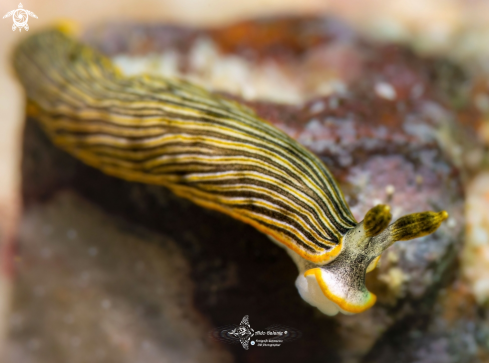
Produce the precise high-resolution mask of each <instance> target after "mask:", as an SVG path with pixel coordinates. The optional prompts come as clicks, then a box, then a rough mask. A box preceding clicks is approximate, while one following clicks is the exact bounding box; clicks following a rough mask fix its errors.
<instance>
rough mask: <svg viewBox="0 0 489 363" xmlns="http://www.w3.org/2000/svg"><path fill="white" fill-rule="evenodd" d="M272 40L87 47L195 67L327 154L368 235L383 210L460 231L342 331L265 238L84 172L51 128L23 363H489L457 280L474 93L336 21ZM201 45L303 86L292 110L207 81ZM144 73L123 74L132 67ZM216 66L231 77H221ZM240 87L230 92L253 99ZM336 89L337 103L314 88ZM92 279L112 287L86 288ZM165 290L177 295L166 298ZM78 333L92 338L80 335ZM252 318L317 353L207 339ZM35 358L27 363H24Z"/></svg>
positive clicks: (36, 164) (284, 31)
mask: <svg viewBox="0 0 489 363" xmlns="http://www.w3.org/2000/svg"><path fill="white" fill-rule="evenodd" d="M257 24H259V25H257V26H254V25H256V24H255V23H244V24H240V25H236V26H233V27H230V28H229V29H221V30H213V31H199V30H193V29H183V28H177V27H158V26H153V27H145V26H136V27H131V26H109V27H105V28H98V29H95V30H93V31H91V32H88V35H87V36H86V39H88V41H89V42H90V43H91V44H94V45H95V46H96V47H97V48H99V49H101V50H102V51H104V52H105V53H107V54H108V55H109V56H112V57H120V55H121V54H127V55H131V56H133V55H138V56H140V57H143V58H144V56H145V55H146V56H147V55H148V54H150V53H151V52H160V53H161V52H162V53H161V54H163V56H161V57H159V58H155V59H156V60H155V59H153V61H154V62H157V63H158V62H160V63H158V64H157V66H155V67H156V68H157V69H160V70H161V69H168V66H167V63H168V59H170V60H171V57H169V56H168V53H165V52H167V50H168V49H170V50H171V51H172V52H173V54H174V57H177V58H178V59H179V60H180V61H182V60H184V59H187V60H188V61H187V62H186V61H182V62H178V64H179V66H178V67H177V68H179V67H183V68H181V69H180V68H179V69H177V70H176V71H177V73H176V74H177V75H180V76H182V75H184V76H188V77H189V78H193V79H197V81H198V78H199V77H200V80H201V81H204V82H207V81H209V84H208V86H209V87H213V88H215V89H216V90H217V91H219V92H224V93H225V94H227V95H229V96H230V97H233V98H235V99H237V100H239V101H240V102H246V103H247V104H248V105H249V106H250V107H251V108H253V109H255V110H256V112H257V113H258V114H259V115H260V116H261V117H263V118H264V119H266V120H268V121H270V122H272V123H273V124H275V125H276V126H277V127H279V128H281V129H282V130H284V131H285V132H287V133H288V134H290V135H291V136H292V137H294V138H296V139H297V140H299V141H300V142H301V143H303V144H304V145H305V146H306V147H308V148H309V149H310V150H311V151H313V152H315V153H316V154H317V155H318V156H319V157H320V158H321V159H322V160H323V161H324V162H325V164H326V165H327V166H328V167H329V168H330V170H331V171H332V173H333V174H334V175H335V177H336V178H337V180H338V182H339V183H340V185H341V188H342V190H343V191H344V193H345V197H346V198H347V200H348V202H349V204H350V206H351V208H352V211H353V213H354V215H355V217H356V218H357V220H361V219H362V218H363V216H364V214H365V212H366V211H367V210H368V209H369V208H371V207H372V206H373V205H375V204H377V203H380V202H383V203H388V204H390V205H391V207H392V210H393V214H394V218H397V217H399V216H401V215H404V214H408V213H413V212H418V211H422V210H431V209H434V210H442V209H446V210H447V211H448V212H449V214H450V219H449V220H448V221H447V222H446V223H445V224H444V225H443V227H442V228H440V230H439V231H437V232H436V233H435V234H433V235H430V236H427V237H424V238H422V239H419V240H415V241H408V242H399V243H396V244H395V245H394V246H393V247H391V248H390V249H389V250H388V251H386V252H385V253H384V255H383V257H382V259H381V263H380V266H379V268H378V269H377V270H375V271H374V272H372V273H371V274H369V275H368V281H367V283H368V285H369V288H370V289H371V290H372V291H373V292H374V293H376V294H377V295H378V303H377V304H376V305H375V306H374V308H372V309H370V310H369V311H367V312H365V313H363V314H360V315H355V316H343V315H340V316H337V317H333V318H330V317H327V316H324V315H322V314H321V313H319V312H318V311H317V310H315V309H314V308H312V307H311V306H309V305H307V304H306V303H305V302H303V301H302V300H301V298H300V297H299V295H298V293H297V291H296V289H295V287H294V280H295V278H296V276H297V270H296V267H295V266H294V264H293V263H292V261H291V260H290V258H289V257H288V256H287V254H286V253H285V251H284V250H282V249H280V248H279V247H277V246H275V245H274V244H272V243H270V241H269V240H268V238H267V237H266V236H264V235H262V234H260V233H259V232H257V231H256V230H254V229H253V228H252V227H250V226H248V225H244V224H242V223H240V222H238V221H236V220H233V219H231V218H230V217H227V216H224V215H221V214H219V213H216V212H213V211H209V210H205V209H202V208H200V207H198V206H196V205H193V204H192V203H191V202H189V201H186V200H182V199H180V198H178V197H176V196H174V195H172V194H171V193H170V192H169V191H167V190H166V189H164V188H161V187H157V186H150V185H143V184H138V183H129V182H126V181H123V180H118V179H115V178H112V177H109V176H106V175H104V174H102V173H101V172H99V171H97V170H95V169H92V168H90V167H88V166H85V165H83V164H82V163H81V162H79V161H77V160H75V159H73V158H72V157H71V156H69V155H67V154H65V153H64V152H62V151H60V150H58V149H56V148H55V147H54V146H53V145H51V144H50V143H49V141H48V140H47V139H46V137H45V135H44V134H43V133H42V131H41V130H40V129H39V127H38V126H37V124H36V121H35V120H27V123H26V129H25V134H24V156H23V196H24V208H25V215H24V218H23V224H22V229H21V234H20V251H19V258H20V262H19V263H18V264H17V268H18V276H19V278H18V284H17V287H16V289H15V291H14V296H15V304H14V311H15V314H13V316H12V324H11V325H12V327H11V334H10V338H11V340H12V341H13V344H12V347H14V348H11V349H10V357H11V361H23V360H22V359H25V360H24V361H26V362H29V361H36V362H52V361H54V360H56V359H58V358H57V357H62V358H63V359H62V360H63V361H74V362H76V360H74V359H71V357H72V356H73V357H74V356H76V354H77V352H78V351H79V350H80V347H82V346H83V345H82V344H87V346H83V347H84V348H83V350H87V349H88V350H89V351H91V352H92V353H93V354H95V352H98V351H104V354H105V355H104V357H105V358H97V357H96V356H93V355H92V356H90V357H91V358H90V361H93V362H96V361H97V360H96V359H98V361H101V362H110V361H112V360H110V359H113V360H114V361H127V362H136V361H144V362H151V361H152V360H151V359H156V360H155V361H158V360H157V357H160V359H161V360H165V359H166V360H168V361H174V357H178V361H185V360H187V361H202V362H205V361H215V362H218V361H219V362H221V361H222V362H226V361H237V362H265V361H270V360H272V361H303V362H339V361H342V362H360V361H364V362H393V361H396V362H412V361H417V362H434V361H435V360H430V359H432V358H433V357H436V359H438V360H436V361H437V362H472V361H475V359H477V357H478V356H479V355H480V351H481V350H483V349H485V348H484V343H483V342H485V341H486V340H487V334H488V332H485V331H484V330H483V329H482V326H483V322H484V319H485V318H484V316H482V318H481V316H480V312H478V311H477V309H476V308H475V305H474V304H473V301H472V300H471V295H470V293H468V292H466V291H465V290H464V284H463V282H460V281H459V280H458V279H457V261H456V256H457V253H458V252H459V250H460V247H461V244H462V241H463V226H464V217H463V208H464V197H463V188H462V176H463V175H464V174H466V173H468V171H467V170H468V169H467V168H461V166H464V165H465V164H464V162H463V158H462V157H459V156H460V152H459V151H458V152H457V150H459V149H460V147H465V146H464V145H467V144H471V147H472V148H474V149H476V147H477V145H478V139H477V138H476V136H475V134H476V132H477V130H478V127H480V125H479V124H478V123H477V122H478V120H477V118H476V117H469V116H468V115H473V114H474V113H476V111H474V110H473V109H471V108H470V107H466V108H463V109H457V110H456V111H454V106H453V102H454V101H453V99H454V98H455V99H456V98H457V97H458V96H457V94H456V93H455V95H454V93H453V91H454V90H455V91H456V90H457V87H456V85H458V84H461V83H463V80H464V74H463V72H461V71H460V70H459V69H458V68H457V67H455V66H448V67H451V68H450V69H451V72H449V75H448V76H447V75H445V76H443V75H442V76H439V77H438V78H437V76H435V75H436V74H437V73H436V72H437V71H439V65H440V63H439V62H438V63H437V61H436V60H432V59H431V60H426V59H421V58H419V57H417V56H415V55H414V54H412V53H411V52H410V51H408V50H406V49H404V48H399V47H393V46H378V45H373V44H370V43H368V42H366V41H364V40H362V39H360V38H359V37H358V36H357V35H355V34H354V33H352V32H351V31H350V30H348V29H347V28H345V27H344V26H343V27H341V26H339V25H338V24H337V23H336V22H334V21H328V20H324V19H316V20H314V21H312V22H311V21H310V20H309V21H306V20H302V21H301V20H293V21H291V20H280V21H275V22H274V21H271V20H268V21H261V22H258V23H257ZM290 29H295V30H294V31H291V30H290ZM243 34H244V35H243ZM199 39H200V40H199ZM202 39H205V41H206V42H207V43H206V44H207V46H208V48H206V49H207V50H206V49H203V50H202V49H201V48H202V46H201V45H200V47H201V48H199V49H200V50H202V51H203V52H204V54H208V53H205V52H207V51H208V49H209V47H210V48H211V49H214V50H213V51H214V52H215V53H216V54H219V55H220V56H223V57H230V56H233V57H235V58H236V59H237V60H238V61H237V62H238V63H239V62H241V63H239V64H241V65H238V66H237V67H238V69H242V66H243V64H244V66H245V67H248V68H247V69H255V68H257V69H260V67H272V68H267V69H272V70H274V71H269V72H271V73H273V72H275V74H280V77H279V78H280V79H281V80H287V82H286V83H287V84H288V85H290V87H289V89H288V90H287V95H286V96H284V97H282V98H281V96H277V97H275V98H274V97H269V95H270V94H273V93H276V92H275V91H276V90H277V88H273V86H271V85H270V84H273V81H274V80H275V79H277V78H276V77H275V78H274V77H272V78H271V80H270V81H269V80H268V79H264V80H263V83H262V85H261V86H260V87H255V86H253V87H252V90H251V91H249V90H248V91H245V92H238V93H230V92H231V91H233V88H232V87H235V88H234V89H238V88H239V87H238V86H231V88H228V89H223V88H220V87H219V83H217V84H216V83H214V81H213V80H212V77H210V78H209V77H207V78H206V77H205V72H204V73H199V72H197V71H196V70H195V69H196V68H195V67H194V68H192V59H193V58H192V57H194V58H195V59H202V58H203V56H201V55H202V54H201V53H198V52H199V49H197V50H195V49H194V48H195V44H194V43H195V42H201V41H202ZM209 42H211V45H210V46H209V44H210V43H209ZM199 44H202V43H199ZM165 54H166V55H165ZM175 54H176V55H175ZM331 57H333V60H332V58H331ZM338 57H339V59H338ZM143 58H141V59H143ZM204 59H206V58H205V57H204ZM226 59H227V58H226ZM346 59H348V62H349V63H347V64H344V61H345V60H346ZM134 61H135V59H129V58H128V59H125V60H123V62H126V65H127V64H131V62H134ZM207 61H208V60H206V62H207ZM214 61H215V62H217V63H216V64H218V65H222V59H221V60H214ZM226 61H229V59H227V60H226ZM118 62H119V64H120V62H121V58H119V60H118ZM154 62H153V63H154ZM170 63H171V62H170ZM204 63H205V62H204ZM182 64H183V65H185V64H187V66H181V65H182ZM267 64H268V65H267ZM270 64H272V66H270ZM335 64H336V65H337V67H336V68H335V67H334V65H335ZM145 67H147V65H144V67H142V68H144V69H146V68H145ZM206 67H208V68H209V67H211V66H210V65H207V66H206ZM240 67H241V68H240ZM273 67H275V68H273ZM170 68H171V67H170ZM204 68H205V67H204ZM204 68H200V70H202V69H204ZM208 68H205V69H208ZM211 68H212V67H211ZM293 69H299V70H300V71H298V72H290V70H293ZM197 70H198V69H197ZM325 70H330V71H331V72H330V74H333V76H327V75H325ZM126 71H127V70H126ZM170 71H172V72H173V71H175V68H172V69H170ZM350 71H351V72H350ZM156 73H158V72H156ZM202 74H204V76H202ZM233 74H234V73H233ZM284 74H285V75H288V76H287V77H288V78H287V77H286V76H284ZM233 77H234V76H233V75H230V76H229V77H228V78H227V80H228V83H230V84H238V85H239V84H240V83H239V80H238V81H236V79H235V78H233ZM321 77H323V78H324V79H327V80H328V82H327V83H328V84H329V86H328V87H325V86H324V82H322V83H323V86H321V85H320V84H319V85H318V84H317V82H316V83H315V82H313V81H314V80H318V79H321ZM451 77H455V78H451ZM457 77H458V78H457ZM457 79H459V80H458V81H457ZM460 79H461V81H460ZM267 82H268V83H267ZM457 82H458V83H457ZM320 83H321V82H320ZM339 83H341V84H342V85H341V86H338V84H339ZM335 84H336V85H337V86H334V87H333V86H331V85H335ZM447 84H448V85H450V87H451V88H450V87H449V89H447V88H446V87H445V85H447ZM241 86H242V84H241ZM241 86H240V87H241ZM236 87H237V88H236ZM335 87H336V88H335ZM338 87H339V88H338ZM247 92H248V93H247ZM290 95H292V96H290ZM272 100H273V101H272ZM291 100H292V101H291ZM284 102H287V103H284ZM460 115H464V117H465V118H466V119H467V120H468V121H467V122H466V123H464V128H462V127H461V126H457V125H458V124H457V123H456V121H457V120H458V119H460V118H462V117H461V116H460ZM447 125H448V126H447ZM450 127H456V129H453V128H450ZM454 130H460V132H458V131H457V132H454ZM467 140H472V142H471V143H470V142H468V141H467ZM460 145H462V146H460ZM464 150H468V149H464ZM105 225H107V228H105ZM46 226H55V229H53V232H49V233H53V235H52V236H50V235H43V233H48V232H45V229H46V228H47V229H49V227H46ZM53 228H54V227H53ZM43 231H44V232H43ZM54 231H56V232H54ZM64 231H66V232H64ZM70 231H71V232H70ZM73 231H74V232H73ZM58 233H67V234H66V236H65V235H63V236H61V234H58ZM73 235H76V237H75V238H74V239H73V241H71V239H70V236H73ZM94 251H96V253H95V252H94ZM91 252H94V253H95V255H96V256H93V253H91ZM55 261H56V262H55ZM138 261H142V262H143V263H142V264H138ZM138 266H139V267H138ZM138 269H139V270H138ZM84 273H88V275H87V276H92V275H95V276H96V278H95V279H94V280H91V279H85V280H84V278H83V276H85V275H84ZM159 288H161V289H163V291H165V292H166V291H167V294H168V295H165V296H164V297H160V296H159V295H158V291H161V290H159ZM63 291H64V293H63ZM65 294H66V296H65ZM85 294H87V296H86V298H84V297H85ZM456 301H461V303H460V304H459V305H457V304H456ZM139 307H142V310H141V313H140V314H139V313H138V311H139V310H138V308H139ZM105 308H108V309H106V310H107V311H106V310H104V309H105ZM131 309H132V310H131ZM478 314H479V316H478ZM75 315H76V316H77V317H79V319H78V318H77V323H76V324H65V323H64V322H63V319H65V318H66V316H75ZM244 315H249V316H250V320H251V325H252V326H253V325H257V326H258V325H259V326H263V327H264V326H268V325H270V324H273V323H279V324H284V325H289V326H292V327H294V328H296V329H298V330H300V331H301V332H302V334H303V335H302V338H301V339H300V340H297V341H295V342H291V343H288V344H284V345H283V346H282V347H280V348H279V349H274V350H272V349H270V350H266V349H258V348H256V349H250V350H249V351H245V350H243V349H242V348H241V346H239V345H237V346H225V345H221V346H217V345H216V343H215V342H212V341H209V339H208V337H207V334H206V332H205V330H206V329H211V328H212V327H218V326H222V325H228V324H237V323H239V321H240V320H241V318H242V317H243V316H244ZM33 316H42V317H43V318H42V319H34V318H31V317H33ZM78 320H79V321H78ZM70 321H71V320H70ZM89 322H92V323H91V324H90V323H89ZM52 326H55V327H56V328H55V329H51V327H52ZM192 326H194V328H191V327H192ZM125 327H127V328H125ZM449 328H453V329H454V331H455V332H459V333H460V334H462V335H463V336H465V337H467V339H465V340H464V342H463V343H462V342H458V343H457V345H454V343H453V342H454V341H456V337H457V336H458V335H457V334H458V333H448V331H447V329H449ZM125 329H126V330H125ZM131 329H133V330H131ZM169 332H175V335H172V334H170V333H169ZM476 333H477V334H478V335H477V334H476ZM121 335H122V336H121ZM40 336H42V341H41V340H40V339H41V338H39V337H40ZM88 336H95V337H97V338H91V339H88ZM68 337H69V338H68ZM86 337H87V338H86ZM476 337H479V338H476ZM76 338H78V339H76ZM187 339H188V341H189V345H188V346H185V344H186V343H185V342H186V341H187ZM484 339H486V340H484ZM29 342H30V343H29ZM145 342H146V343H148V345H145ZM481 342H482V343H481ZM26 344H27V345H29V344H31V346H25V345H26ZM121 346H122V347H123V349H122V350H121ZM144 347H147V348H148V347H149V348H148V349H147V350H145V349H146V348H144ZM166 347H171V348H173V349H170V350H168V349H166ZM179 347H182V348H181V349H179ZM31 348H35V349H39V350H41V351H42V350H43V349H44V352H46V355H44V354H37V353H26V352H29V349H31ZM454 349H455V350H456V354H454V353H453V350H454ZM180 350H181V351H180ZM21 352H24V353H21ZM18 354H21V355H22V354H24V355H22V356H21V358H22V359H21V358H18V357H19V356H18ZM49 354H57V355H53V356H50V355H49ZM86 354H88V353H86ZM34 356H35V360H32V359H34V358H33V357H34ZM12 357H14V358H12ZM80 357H86V358H87V359H88V357H89V355H86V356H85V355H82V356H80ZM107 357H110V359H109V358H107ZM196 357H198V358H196ZM28 358H29V359H31V360H28ZM16 359H18V360H16ZM79 359H81V360H80V361H83V359H82V358H79ZM197 359H198V360H197Z"/></svg>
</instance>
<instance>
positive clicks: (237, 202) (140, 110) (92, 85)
mask: <svg viewBox="0 0 489 363" xmlns="http://www.w3.org/2000/svg"><path fill="white" fill-rule="evenodd" d="M14 65H15V69H16V71H17V75H18V77H19V79H20V80H21V82H22V84H23V85H24V88H25V91H26V93H27V99H28V103H27V113H28V115H29V116H32V117H34V118H36V119H37V120H39V122H40V123H41V125H42V127H43V129H44V130H45V132H46V133H47V135H48V136H49V137H50V139H51V140H52V141H53V143H54V144H56V145H57V146H58V147H60V148H62V149H63V150H65V151H67V152H68V153H70V154H71V155H73V156H75V157H76V158H79V159H80V160H82V161H83V162H85V163H86V164H88V165H91V166H93V167H95V168H98V169H100V170H102V171H103V172H105V173H107V174H109V175H112V176H116V177H119V178H123V179H126V180H129V181H137V182H143V183H151V184H158V185H162V186H165V187H167V188H169V189H170V190H172V191H173V192H174V193H175V194H177V195H178V196H181V197H184V198H188V199H190V200H192V201H193V202H195V203H197V204H199V205H201V206H203V207H206V208H211V209H214V210H218V211H220V212H223V213H226V214H228V215H230V216H232V217H234V218H236V219H239V220H241V221H243V222H245V223H248V224H251V225H252V226H254V227H255V228H257V229H258V230H260V231H261V232H263V233H265V234H267V235H268V236H269V237H270V238H271V239H272V240H274V241H275V242H277V243H278V244H279V245H281V246H283V247H285V248H286V249H287V251H288V253H289V254H290V255H291V257H292V259H293V260H294V261H295V263H296V264H297V266H298V268H299V276H298V277H297V280H296V286H297V289H298V290H299V293H300V295H301V296H302V298H303V299H304V300H305V301H307V302H308V303H309V304H311V305H313V306H316V307H317V308H318V309H319V310H321V311H322V312H323V313H325V314H328V315H334V314H336V313H338V312H339V311H341V312H343V313H346V314H352V313H359V312H362V311H364V310H366V309H368V308H370V307H371V306H372V305H373V304H374V303H375V300H376V297H375V295H373V294H372V293H370V292H369V291H368V290H367V288H366V286H365V275H366V273H367V272H368V271H370V270H372V269H373V268H375V265H376V263H377V262H378V259H379V257H380V254H381V253H382V252H383V251H384V250H385V249H386V248H388V247H389V246H390V245H391V244H393V243H394V242H396V241H401V240H409V239H413V238H417V237H421V236H424V235H427V234H430V233H432V232H434V231H435V230H436V229H437V228H438V227H439V226H440V224H441V222H442V221H443V220H445V219H446V218H447V217H448V214H447V213H446V212H445V211H442V212H438V213H436V212H423V213H415V214H410V215H407V216H404V217H402V218H400V219H398V220H397V221H396V222H394V223H393V224H391V225H389V223H390V220H391V217H392V216H391V213H390V210H389V207H388V206H386V205H378V206H376V207H374V208H372V209H371V210H370V211H369V212H368V213H367V214H366V216H365V218H364V220H363V221H362V222H360V223H358V222H356V221H355V218H354V217H353V215H352V214H351V212H350V209H349V208H348V205H347V204H346V202H345V200H344V198H343V194H342V192H341V191H340V189H339V188H338V186H337V184H336V182H335V180H334V179H333V176H332V175H331V174H330V172H329V171H328V169H327V168H326V167H325V166H324V164H323V163H322V162H321V161H320V160H319V159H318V158H317V157H316V156H314V155H313V154H312V153H311V152H309V151H307V150H306V149H305V148H304V147H303V146H301V145H300V144H299V143H297V142H296V141H295V140H293V139H292V138H290V137H289V136H287V135H286V134H285V133H283V132H281V131H280V130H278V129H276V128H275V127H273V126H272V125H271V124H269V123H267V122H265V121H264V120H262V119H260V118H259V117H258V116H257V115H256V114H255V113H254V112H253V111H251V110H250V109H248V108H247V107H244V106H242V105H240V104H238V103H236V102H234V101H230V100H227V99H226V98H224V97H222V96H217V95H215V94H212V93H210V92H208V91H206V90H204V89H202V88H199V87H196V86H194V85H192V84H190V83H188V82H186V81H182V80H175V79H167V78H161V77H153V76H151V77H150V76H146V75H141V76H135V77H125V76H123V75H122V74H121V73H120V72H119V71H118V70H117V69H116V67H115V66H114V65H113V64H112V62H111V61H110V60H109V59H108V58H106V57H104V56H103V55H101V54H99V53H98V52H96V51H95V50H93V49H91V48H90V47H88V46H86V45H83V44H80V43H79V42H78V41H76V40H75V39H73V38H72V37H70V35H69V34H68V33H67V32H66V31H64V30H61V29H53V30H47V31H44V32H41V33H38V34H36V35H34V36H31V37H29V38H27V39H26V40H25V41H23V42H22V43H21V44H20V45H19V46H18V47H17V49H16V51H15V54H14Z"/></svg>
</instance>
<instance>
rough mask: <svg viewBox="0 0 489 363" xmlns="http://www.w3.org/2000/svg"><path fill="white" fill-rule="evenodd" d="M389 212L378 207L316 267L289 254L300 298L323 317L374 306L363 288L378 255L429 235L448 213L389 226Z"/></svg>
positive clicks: (372, 297)
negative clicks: (335, 253)
mask: <svg viewBox="0 0 489 363" xmlns="http://www.w3.org/2000/svg"><path fill="white" fill-rule="evenodd" d="M391 218H392V215H391V213H390V208H389V207H388V206H386V205H378V206H376V207H374V208H372V209H371V210H370V211H369V212H368V213H367V214H366V216H365V219H364V220H363V221H362V222H360V223H358V224H357V226H356V227H355V228H352V229H350V230H349V231H348V232H347V233H346V234H345V235H344V236H343V243H342V245H343V246H342V250H341V252H340V253H339V255H338V256H337V257H336V258H335V259H334V260H333V261H331V262H329V263H327V264H325V265H316V264H314V263H312V262H310V261H307V260H305V259H304V258H302V257H300V256H299V255H298V254H296V253H295V252H293V251H289V254H290V255H291V256H292V258H293V259H294V261H295V262H296V264H297V266H298V267H299V273H300V274H299V276H298V277H297V280H296V282H295V284H296V287H297V289H298V290H299V293H300V295H301V297H302V298H303V299H304V300H305V301H307V302H308V303H309V304H311V305H313V306H315V307H317V308H318V309H319V310H320V311H321V312H323V313H324V314H326V315H336V314H337V313H338V312H342V313H344V314H356V313H361V312H363V311H365V310H367V309H369V308H370V307H372V306H373V305H374V304H375V301H376V299H377V298H376V296H375V295H374V294H372V293H371V292H370V291H368V289H367V287H366V286H365V275H366V273H367V272H370V271H371V270H373V269H374V268H375V266H376V265H377V262H378V260H379V258H380V255H381V253H382V252H383V251H384V250H385V249H387V248H388V247H389V246H390V245H392V244H393V243H394V242H396V241H405V240H410V239H414V238H418V237H422V236H426V235H428V234H431V233H433V232H434V231H436V229H437V228H438V227H439V226H440V224H441V223H442V222H443V221H444V220H445V219H447V218H448V213H447V212H445V211H442V212H438V213H436V212H423V213H414V214H409V215H407V216H404V217H402V218H399V219H398V220H397V221H396V222H394V223H393V224H391V225H389V222H390V220H391Z"/></svg>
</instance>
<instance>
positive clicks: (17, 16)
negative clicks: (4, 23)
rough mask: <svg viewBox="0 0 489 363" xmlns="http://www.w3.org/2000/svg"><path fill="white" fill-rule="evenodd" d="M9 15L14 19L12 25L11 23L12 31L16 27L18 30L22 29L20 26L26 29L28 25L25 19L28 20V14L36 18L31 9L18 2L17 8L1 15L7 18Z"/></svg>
mask: <svg viewBox="0 0 489 363" xmlns="http://www.w3.org/2000/svg"><path fill="white" fill-rule="evenodd" d="M11 15H12V18H13V19H14V25H12V30H13V31H15V29H17V28H19V31H22V28H24V29H25V30H26V31H28V30H29V25H28V24H27V21H28V20H29V15H30V16H33V17H34V18H36V19H37V15H36V14H34V13H33V12H32V11H29V10H25V9H24V8H23V6H22V4H21V3H19V8H18V9H15V10H12V11H9V12H8V13H7V14H5V15H4V16H3V18H4V19H5V18H8V17H9V16H11Z"/></svg>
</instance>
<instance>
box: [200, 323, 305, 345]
mask: <svg viewBox="0 0 489 363" xmlns="http://www.w3.org/2000/svg"><path fill="white" fill-rule="evenodd" d="M209 335H210V336H211V337H212V338H213V339H216V340H219V341H221V342H224V343H229V344H234V343H237V342H240V343H241V345H242V346H243V348H244V349H246V350H248V349H249V348H250V345H252V346H256V347H280V346H281V345H282V344H283V343H286V342H290V341H293V340H296V339H299V338H300V337H301V336H302V333H301V332H300V331H299V330H297V329H294V328H291V327H286V326H283V325H272V326H269V327H268V328H266V329H263V330H256V331H255V330H253V329H252V328H251V325H250V319H249V316H248V315H245V316H244V318H243V319H242V320H241V324H239V325H229V326H222V327H220V328H216V329H214V330H212V331H211V332H210V333H209ZM262 338H264V339H262ZM265 338H266V339H265Z"/></svg>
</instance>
